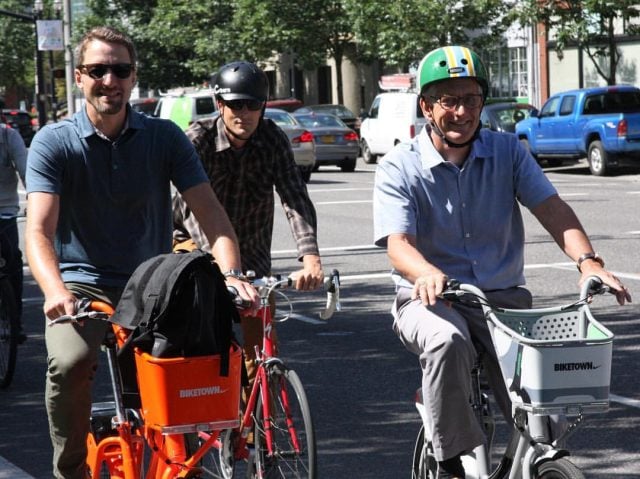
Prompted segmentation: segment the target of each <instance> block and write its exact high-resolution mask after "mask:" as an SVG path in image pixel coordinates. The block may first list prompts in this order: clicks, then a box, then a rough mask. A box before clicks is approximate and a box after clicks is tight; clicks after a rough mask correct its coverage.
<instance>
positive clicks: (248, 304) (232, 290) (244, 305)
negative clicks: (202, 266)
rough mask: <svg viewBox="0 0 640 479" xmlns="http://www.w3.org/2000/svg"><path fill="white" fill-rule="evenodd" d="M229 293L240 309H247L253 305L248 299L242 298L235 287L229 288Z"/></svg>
mask: <svg viewBox="0 0 640 479" xmlns="http://www.w3.org/2000/svg"><path fill="white" fill-rule="evenodd" d="M227 291H228V292H229V295H230V296H231V301H233V304H235V305H236V306H237V307H238V308H240V309H246V308H249V307H251V306H252V305H253V303H252V302H251V301H249V300H248V299H244V298H243V297H242V296H240V294H239V293H238V290H237V289H236V288H234V287H233V286H227Z"/></svg>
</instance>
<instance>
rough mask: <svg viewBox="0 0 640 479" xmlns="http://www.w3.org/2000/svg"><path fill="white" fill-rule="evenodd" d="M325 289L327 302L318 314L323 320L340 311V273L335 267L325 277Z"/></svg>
mask: <svg viewBox="0 0 640 479" xmlns="http://www.w3.org/2000/svg"><path fill="white" fill-rule="evenodd" d="M325 289H326V291H327V304H326V306H325V308H324V310H323V311H321V312H320V313H319V314H318V316H319V317H320V319H324V320H325V321H326V320H328V319H329V318H331V316H333V313H334V312H336V311H340V310H341V309H342V306H341V305H340V273H339V272H338V270H337V269H334V270H333V271H331V274H330V275H329V277H328V278H326V279H325Z"/></svg>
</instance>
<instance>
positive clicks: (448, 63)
mask: <svg viewBox="0 0 640 479" xmlns="http://www.w3.org/2000/svg"><path fill="white" fill-rule="evenodd" d="M453 78H474V79H475V80H476V81H477V82H478V83H479V84H480V86H481V87H482V92H483V94H484V96H485V98H486V97H487V94H488V93H489V75H488V74H487V69H486V68H485V67H484V64H483V63H482V60H480V57H479V56H478V54H477V53H476V52H474V51H473V50H471V49H469V48H467V47H461V46H447V47H441V48H437V49H435V50H432V51H430V52H429V53H427V54H426V55H425V57H424V58H423V59H422V61H421V62H420V66H419V67H418V82H419V85H420V92H421V93H422V92H423V91H424V88H425V87H427V86H429V85H432V84H433V83H437V82H440V81H443V80H449V79H453Z"/></svg>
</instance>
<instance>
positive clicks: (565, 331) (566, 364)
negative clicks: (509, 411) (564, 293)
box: [488, 304, 613, 415]
mask: <svg viewBox="0 0 640 479" xmlns="http://www.w3.org/2000/svg"><path fill="white" fill-rule="evenodd" d="M488 317H489V319H490V321H489V329H490V330H491V335H492V338H493V342H494V346H495V348H496V351H497V354H498V359H499V361H500V366H501V369H502V374H503V376H504V380H505V384H506V386H507V389H508V390H509V395H510V397H511V401H512V403H513V405H514V407H519V408H522V409H525V410H526V411H529V412H531V413H533V414H537V415H543V414H580V413H583V412H604V411H606V410H607V409H608V407H609V384H610V381H611V354H612V348H613V344H612V343H613V334H612V333H611V331H609V330H608V329H607V328H605V327H604V326H603V325H602V324H600V323H599V322H598V321H596V320H595V318H594V317H593V316H592V314H591V311H590V310H589V307H588V305H586V304H583V305H580V306H575V307H572V308H569V309H561V308H557V309H554V308H548V309H546V310H522V311H519V310H505V311H491V312H489V313H488Z"/></svg>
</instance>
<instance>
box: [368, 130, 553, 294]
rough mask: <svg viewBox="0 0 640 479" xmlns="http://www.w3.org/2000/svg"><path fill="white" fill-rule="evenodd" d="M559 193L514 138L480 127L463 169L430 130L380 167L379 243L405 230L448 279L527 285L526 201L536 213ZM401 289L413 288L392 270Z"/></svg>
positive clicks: (488, 285) (488, 286) (486, 286)
mask: <svg viewBox="0 0 640 479" xmlns="http://www.w3.org/2000/svg"><path fill="white" fill-rule="evenodd" d="M555 194H557V191H556V189H555V188H554V187H553V185H552V184H551V182H550V181H549V180H548V179H547V178H546V176H545V175H544V172H543V171H542V169H541V168H540V167H539V165H538V164H537V162H536V161H535V160H534V159H533V158H532V157H531V155H529V154H528V153H527V152H526V151H525V150H524V148H523V147H522V146H521V145H520V144H519V142H518V140H517V138H516V137H515V136H514V135H512V134H503V133H496V132H492V131H489V130H485V129H482V130H481V131H480V134H479V137H478V139H477V140H476V141H475V142H474V143H473V145H472V147H471V151H470V154H469V157H468V159H467V161H466V162H465V163H464V165H463V167H462V168H458V167H457V166H455V165H453V164H452V163H450V162H445V161H444V160H443V158H442V156H441V155H440V154H439V153H438V151H437V150H436V149H435V147H434V146H433V143H432V142H431V140H430V138H429V136H428V129H427V128H424V129H423V130H422V132H421V133H420V134H419V135H418V136H417V137H416V138H415V139H414V140H413V141H412V142H411V143H407V144H402V145H398V146H396V147H395V148H394V149H393V150H392V151H391V152H389V153H388V154H387V155H386V156H385V157H384V159H383V161H382V162H381V163H380V164H379V165H378V167H377V170H376V177H375V188H374V196H373V212H374V241H375V244H376V245H378V246H386V244H387V237H388V236H389V235H390V234H393V233H403V234H408V235H412V236H415V237H416V241H417V248H418V250H419V251H420V252H421V253H422V255H423V256H424V257H425V258H426V259H427V261H429V262H430V263H432V264H434V265H436V266H437V267H438V268H440V269H441V270H442V271H443V272H444V273H445V274H446V275H448V276H449V277H450V278H455V279H457V280H460V281H462V282H464V283H470V284H474V285H476V286H478V287H479V288H481V289H483V290H496V289H504V288H510V287H513V286H518V285H523V284H524V283H525V278H524V239H525V236H524V224H523V220H522V214H521V211H520V206H519V205H520V204H522V205H524V206H525V207H527V208H534V207H535V206H537V205H539V204H540V203H541V202H543V201H544V200H546V199H547V198H549V197H550V196H552V195H555ZM394 273H395V274H394V279H395V280H396V283H397V284H398V286H400V287H411V283H410V282H409V281H407V280H405V279H404V278H402V277H400V276H399V275H398V274H397V273H396V272H394Z"/></svg>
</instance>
